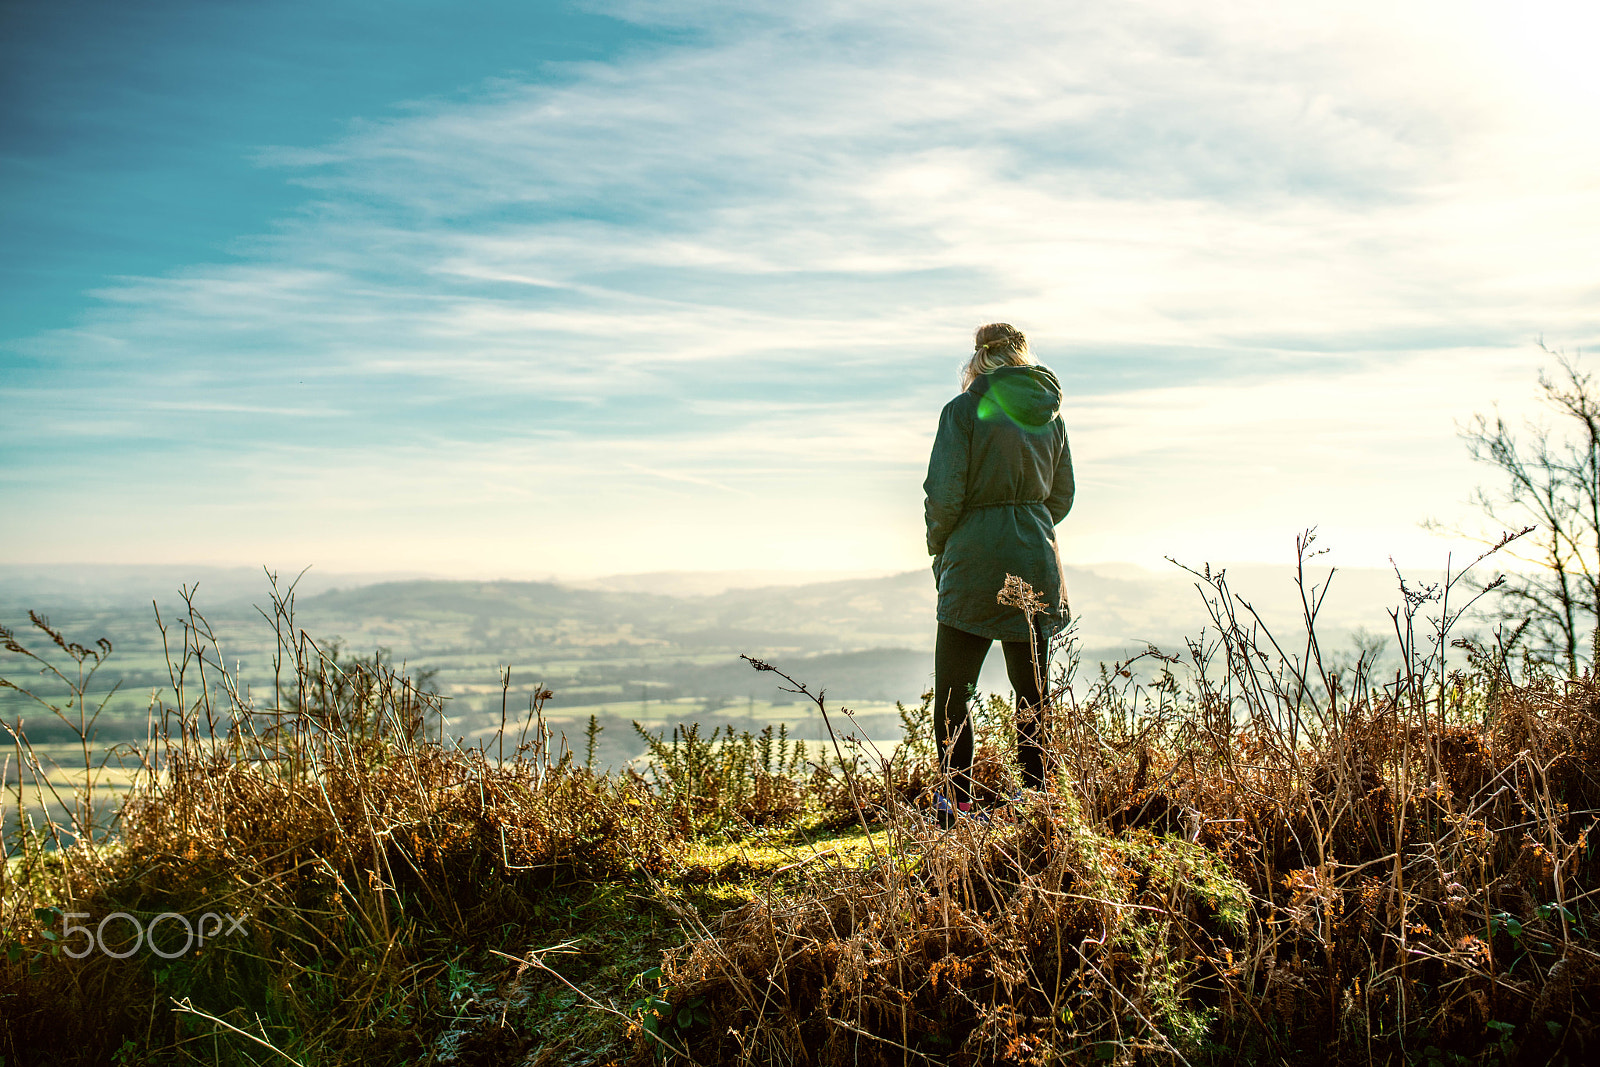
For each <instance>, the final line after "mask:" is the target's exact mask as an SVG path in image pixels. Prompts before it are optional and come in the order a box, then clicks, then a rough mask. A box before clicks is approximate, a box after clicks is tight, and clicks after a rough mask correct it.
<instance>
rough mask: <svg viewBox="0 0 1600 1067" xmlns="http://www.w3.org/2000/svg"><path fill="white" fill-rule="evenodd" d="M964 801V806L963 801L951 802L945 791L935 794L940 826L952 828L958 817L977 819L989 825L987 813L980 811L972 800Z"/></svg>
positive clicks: (934, 804)
mask: <svg viewBox="0 0 1600 1067" xmlns="http://www.w3.org/2000/svg"><path fill="white" fill-rule="evenodd" d="M963 803H964V805H965V806H963V804H962V803H958V804H952V803H950V800H949V798H948V797H946V796H945V795H944V794H943V793H935V794H933V810H934V813H935V814H936V815H937V816H938V819H939V826H940V827H941V828H942V829H945V830H948V829H950V828H951V827H952V826H954V825H955V824H956V819H957V818H958V817H960V818H963V819H975V820H976V821H978V822H980V823H982V824H983V825H985V826H988V825H989V823H990V820H989V816H988V815H987V814H986V813H984V812H982V811H979V810H978V809H977V808H974V807H973V806H972V801H970V800H968V801H964V802H963Z"/></svg>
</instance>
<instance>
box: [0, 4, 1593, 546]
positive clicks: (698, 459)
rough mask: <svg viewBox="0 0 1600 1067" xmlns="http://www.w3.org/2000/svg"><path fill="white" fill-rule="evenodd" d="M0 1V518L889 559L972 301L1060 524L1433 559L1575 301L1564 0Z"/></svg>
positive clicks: (1576, 38) (248, 540) (1589, 23)
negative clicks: (1485, 419)
mask: <svg viewBox="0 0 1600 1067" xmlns="http://www.w3.org/2000/svg"><path fill="white" fill-rule="evenodd" d="M1219 7H1220V8H1221V10H1219ZM997 11H998V12H999V13H996V12H997ZM0 20H3V21H0V27H3V29H4V32H3V33H0V70H3V72H4V73H3V74H0V78H3V79H4V81H3V84H4V92H5V98H6V101H7V104H8V106H7V107H6V108H5V109H4V110H3V116H4V117H3V118H0V122H3V123H4V132H3V135H0V182H3V183H4V187H3V189H0V224H3V232H4V234H5V239H4V242H3V244H0V282H3V286H0V289H3V295H0V300H3V303H0V307H3V309H4V310H3V317H0V403H3V404H4V410H5V412H6V417H5V419H4V421H3V423H0V499H3V501H4V505H5V506H4V508H3V510H0V559H3V560H4V561H6V562H67V561H96V562H178V563H182V562H189V563H246V564H259V563H265V564H268V565H270V566H272V567H274V568H277V569H281V570H294V569H298V568H299V567H301V566H304V565H306V564H308V563H310V564H316V565H318V566H319V567H324V568H328V569H335V570H345V571H349V570H363V569H372V570H394V569H414V570H422V571H429V572H436V573H452V574H476V575H485V576H494V575H504V576H521V575H544V574H568V575H584V574H599V573H614V572H624V571H647V570H657V569H703V568H704V569H719V568H732V567H740V568H745V567H774V568H796V569H808V568H818V569H832V568H845V569H882V570H890V569H900V568H905V567H915V566H919V565H921V564H922V561H923V559H924V556H923V551H922V537H921V490H920V483H921V478H922V473H923V468H924V466H925V463H926V455H927V448H928V445H929V443H930V441H931V435H932V431H933V427H934V424H935V422H936V419H937V414H938V410H939V407H940V406H941V405H942V404H943V403H944V401H945V400H947V399H948V398H949V396H950V395H951V394H952V392H953V390H954V383H955V372H956V368H957V366H958V363H959V361H960V360H961V358H962V357H963V355H964V353H965V352H966V351H967V350H968V348H969V345H970V336H971V331H972V329H973V328H974V327H975V326H976V325H978V324H979V323H981V322H984V321H989V320H993V319H1006V320H1008V321H1012V322H1014V323H1016V324H1017V325H1019V326H1021V327H1022V328H1023V329H1024V330H1026V331H1027V332H1028V333H1029V335H1030V337H1031V338H1032V339H1033V341H1034V346H1035V349H1036V351H1037V353H1038V354H1039V355H1040V357H1041V358H1042V359H1043V360H1044V361H1045V362H1046V363H1047V364H1049V365H1050V366H1052V367H1053V368H1055V369H1056V370H1057V371H1058V372H1059V373H1060V375H1061V377H1062V379H1063V382H1064V384H1065V386H1066V389H1067V393H1068V396H1067V402H1066V408H1065V414H1066V418H1067V420H1068V426H1069V431H1070V433H1071V435H1072V441H1073V446H1074V454H1075V456H1076V458H1077V462H1078V468H1079V472H1080V496H1079V505H1078V507H1077V509H1076V510H1075V511H1074V513H1073V515H1072V516H1071V517H1069V518H1068V520H1067V521H1066V523H1064V524H1063V527H1062V548H1063V554H1064V555H1065V556H1067V557H1068V558H1071V559H1075V560H1078V561H1081V562H1093V561H1103V560H1130V561H1134V562H1139V563H1145V564H1149V565H1156V564H1159V562H1160V560H1161V557H1162V556H1164V555H1174V556H1177V557H1179V558H1181V559H1185V560H1186V561H1199V560H1204V559H1210V560H1245V559H1257V560H1278V559H1285V558H1287V557H1288V556H1289V555H1290V554H1291V552H1292V546H1293V537H1294V533H1295V531H1297V530H1298V529H1300V528H1302V527H1305V526H1311V525H1316V526H1319V527H1320V528H1321V530H1322V531H1323V533H1322V541H1323V543H1325V544H1330V545H1331V546H1332V547H1333V548H1334V549H1335V552H1336V558H1338V559H1339V560H1340V561H1343V562H1347V563H1374V564H1375V563H1381V562H1382V561H1383V560H1384V559H1386V558H1387V557H1388V556H1390V555H1394V556H1396V557H1398V558H1400V559H1401V560H1402V561H1405V562H1414V563H1417V564H1423V565H1434V564H1437V563H1438V562H1440V561H1441V560H1442V557H1443V554H1444V553H1445V552H1446V551H1450V550H1451V549H1452V548H1454V549H1455V550H1456V551H1458V552H1459V551H1460V550H1461V546H1460V545H1452V544H1451V543H1449V542H1447V541H1441V540H1440V539H1438V538H1436V537H1434V536H1432V535H1428V534H1425V533H1423V532H1421V531H1419V530H1418V528H1417V523H1418V522H1419V521H1420V520H1421V519H1424V518H1427V517H1430V516H1436V517H1440V518H1443V519H1446V520H1447V521H1448V520H1454V519H1457V518H1465V517H1467V515H1468V512H1467V510H1466V509H1465V507H1464V504H1463V501H1464V500H1465V498H1466V495H1467V493H1468V491H1469V490H1470V488H1471V486H1472V485H1473V484H1474V481H1475V480H1476V479H1477V478H1478V477H1479V476H1480V475H1479V472H1477V471H1475V470H1473V469H1472V468H1471V467H1470V465H1469V464H1468V462H1467V460H1466V458H1465V453H1464V450H1463V449H1462V447H1461V445H1460V442H1459V441H1457V440H1456V439H1455V437H1454V430H1455V425H1456V424H1457V423H1458V422H1459V421H1462V420H1465V419H1466V418H1467V417H1469V416H1470V415H1471V414H1472V413H1473V412H1474V411H1485V410H1489V409H1490V407H1491V406H1492V405H1494V404H1496V403H1498V404H1500V405H1501V407H1502V408H1503V409H1504V410H1506V411H1508V412H1509V413H1512V414H1521V413H1522V412H1523V410H1524V409H1525V408H1526V405H1527V401H1528V398H1529V396H1530V394H1531V392H1532V387H1533V376H1534V373H1535V370H1536V368H1537V367H1538V366H1539V364H1540V362H1541V360H1542V359H1543V357H1542V354H1541V353H1540V352H1539V350H1538V349H1537V347H1536V344H1535V342H1536V340H1537V338H1539V337H1540V336H1543V337H1544V338H1545V340H1546V341H1547V343H1549V344H1551V345H1552V346H1559V347H1563V348H1565V349H1567V350H1568V351H1575V350H1579V349H1584V348H1587V347H1588V346H1591V345H1592V344H1593V342H1594V339H1595V337H1596V334H1597V332H1600V313H1597V311H1596V308H1597V306H1600V305H1597V302H1596V299H1595V298H1596V296H1597V295H1600V252H1597V249H1600V242H1597V241H1596V240H1595V238H1596V236H1597V234H1596V228H1597V223H1600V170H1597V166H1596V164H1597V162H1600V160H1597V155H1600V146H1597V143H1596V139H1595V138H1594V137H1593V135H1592V130H1593V129H1594V128H1595V121H1596V118H1597V115H1596V112H1597V110H1600V93H1597V88H1600V87H1597V84H1596V81H1595V77H1594V73H1593V68H1592V62H1591V60H1590V57H1589V56H1588V55H1587V53H1586V49H1587V44H1586V42H1592V41H1593V40H1594V39H1595V38H1596V34H1595V32H1594V31H1595V29H1596V23H1595V18H1594V16H1593V15H1592V14H1589V13H1588V12H1587V11H1586V10H1585V9H1583V8H1581V7H1579V6H1578V5H1576V4H1570V5H1569V4H1560V3H1543V4H1541V3H1529V4H1521V5H1515V6H1513V5H1497V4H1486V3H1480V4H1465V5H1462V4H1449V5H1446V4H1437V5H1433V4H1421V5H1405V6H1404V7H1403V8H1400V9H1397V8H1396V6H1395V5H1391V4H1363V3H1341V4H1326V5H1319V4H1310V5H1294V6H1292V7H1290V6H1287V5H1282V4H1251V3H1241V4H1230V5H1208V4H1200V3H1168V2H1160V3H1128V4H1118V5H1104V4H1087V3H1085V4H1060V3H1048V4H1037V5H1029V4H1017V5H1008V6H1006V7H1005V8H1003V9H985V8H983V7H980V6H978V5H971V4H942V3H931V2H925V3H875V2H860V3H850V4H831V3H818V4H808V5H794V4H778V3H774V4H759V3H740V4H714V3H713V4H698V5H689V4H669V3H655V2H638V3H624V4H607V5H603V6H602V5H593V6H590V5H572V4H560V5H556V4H551V5H541V4H528V3H515V4H478V5H447V4H442V3H420V2H413V3H385V4H376V3H371V4H367V3H331V4H330V3H323V4H315V5H314V4H309V3H305V4H302V3H277V4H244V3H216V2H212V3H205V4H187V3H184V4H178V3H165V4H162V3H154V4H146V5H137V6H134V5H116V4H110V3H76V4H74V3H61V4H50V5H43V4H38V5H16V4H12V5H8V6H6V7H4V8H3V9H0Z"/></svg>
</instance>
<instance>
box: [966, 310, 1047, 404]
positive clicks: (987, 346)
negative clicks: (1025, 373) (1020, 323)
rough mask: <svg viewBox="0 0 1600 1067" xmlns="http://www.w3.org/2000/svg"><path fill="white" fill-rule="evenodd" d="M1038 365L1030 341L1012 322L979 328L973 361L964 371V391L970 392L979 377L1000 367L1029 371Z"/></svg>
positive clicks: (970, 360) (974, 337)
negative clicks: (1032, 364) (1028, 368)
mask: <svg viewBox="0 0 1600 1067" xmlns="http://www.w3.org/2000/svg"><path fill="white" fill-rule="evenodd" d="M1032 362H1034V359H1033V353H1032V352H1029V351H1028V339H1027V338H1026V337H1024V336H1023V335H1022V331H1021V330H1019V329H1017V328H1016V327H1015V326H1013V325H1011V324H1010V323H1009V322H991V323H989V325H987V326H979V327H978V332H977V333H975V334H973V335H972V358H971V359H969V360H967V362H966V365H965V366H964V367H962V368H961V391H962V392H966V391H967V389H968V388H969V387H970V386H971V385H972V383H973V382H975V381H977V380H978V375H980V374H988V373H989V372H990V371H992V370H995V369H996V368H998V367H1026V366H1028V365H1029V364H1030V363H1032Z"/></svg>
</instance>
